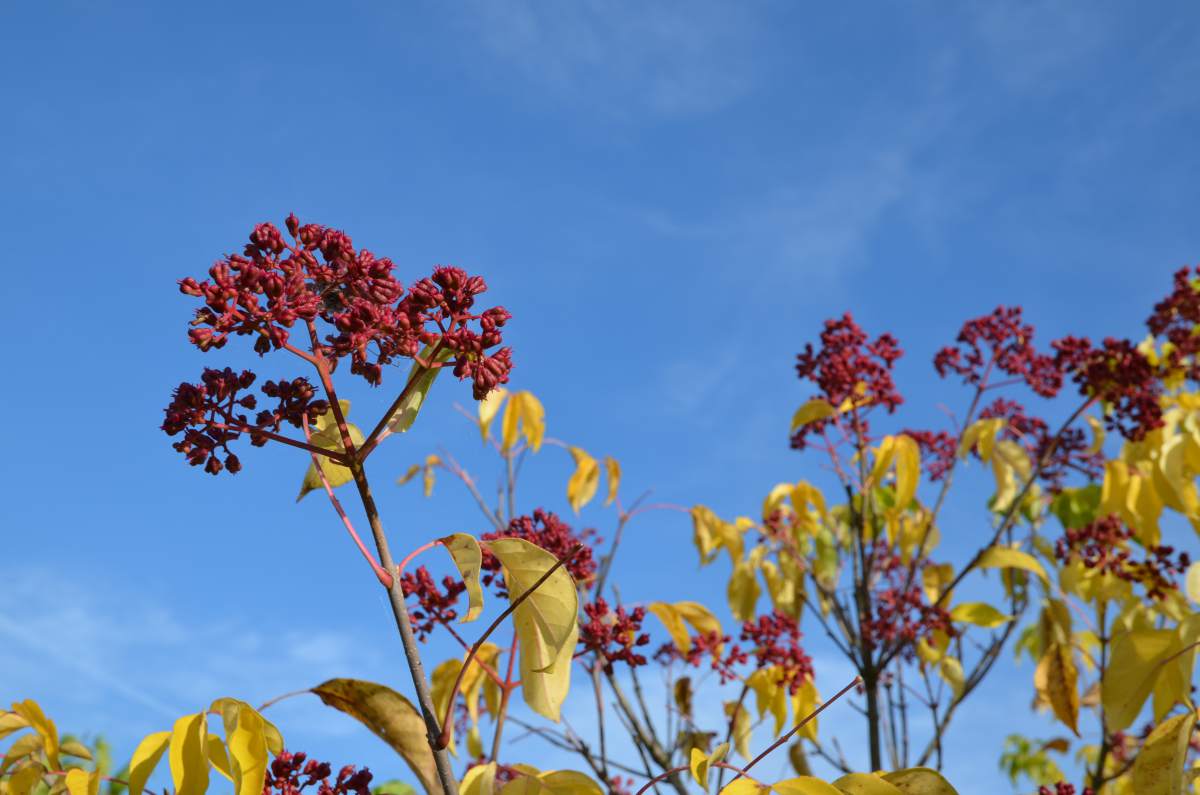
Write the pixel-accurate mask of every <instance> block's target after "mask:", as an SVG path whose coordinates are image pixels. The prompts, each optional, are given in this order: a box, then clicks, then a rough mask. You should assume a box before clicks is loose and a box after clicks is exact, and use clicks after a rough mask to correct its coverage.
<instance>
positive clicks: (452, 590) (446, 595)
mask: <svg viewBox="0 0 1200 795" xmlns="http://www.w3.org/2000/svg"><path fill="white" fill-rule="evenodd" d="M400 587H401V589H402V590H403V591H404V596H405V597H406V598H407V597H409V596H414V595H415V596H416V597H417V607H416V609H410V610H409V611H408V615H409V617H410V618H411V619H412V622H413V632H415V633H416V636H417V640H420V641H424V640H425V639H426V638H427V637H429V633H431V632H433V629H434V627H436V626H438V625H439V624H442V625H444V624H449V623H450V622H452V621H454V620H455V619H456V618H458V610H457V609H456V608H455V605H457V604H458V597H460V596H462V594H463V592H464V591H465V590H467V586H466V585H465V584H464V583H463V582H462V580H459V579H458V578H456V577H450V576H446V577H443V578H442V587H441V588H438V586H437V583H435V582H434V581H433V575H432V574H430V573H429V570H428V569H426V568H425V567H424V566H420V567H418V568H417V570H416V572H415V573H414V572H408V571H406V572H404V574H402V575H401V576H400ZM443 589H444V590H443Z"/></svg>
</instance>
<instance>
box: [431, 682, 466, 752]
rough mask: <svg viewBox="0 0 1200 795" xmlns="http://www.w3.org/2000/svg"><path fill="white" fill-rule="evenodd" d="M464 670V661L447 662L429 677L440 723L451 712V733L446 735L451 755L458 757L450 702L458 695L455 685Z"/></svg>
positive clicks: (435, 709)
mask: <svg viewBox="0 0 1200 795" xmlns="http://www.w3.org/2000/svg"><path fill="white" fill-rule="evenodd" d="M461 670H462V660H454V659H450V660H445V661H444V662H442V663H440V664H439V665H438V666H437V667H436V668H434V669H433V674H432V675H431V676H430V677H429V681H430V693H429V695H430V697H431V698H432V699H433V709H434V711H435V713H436V714H437V719H438V722H441V720H442V718H443V717H445V715H446V712H447V710H449V711H450V731H448V732H447V733H446V736H447V737H448V738H449V745H448V746H447V747H448V748H449V749H450V753H452V754H454V755H456V756H457V755H458V751H457V750H456V749H455V747H454V712H453V710H451V708H450V702H451V701H452V700H453V699H454V697H455V696H456V695H457V694H456V693H455V692H454V684H455V682H456V681H457V680H458V672H459V671H461Z"/></svg>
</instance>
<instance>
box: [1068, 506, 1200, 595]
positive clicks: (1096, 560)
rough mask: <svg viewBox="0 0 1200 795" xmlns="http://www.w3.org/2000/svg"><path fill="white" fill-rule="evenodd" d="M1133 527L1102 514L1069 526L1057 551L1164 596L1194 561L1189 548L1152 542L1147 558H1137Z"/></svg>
mask: <svg viewBox="0 0 1200 795" xmlns="http://www.w3.org/2000/svg"><path fill="white" fill-rule="evenodd" d="M1133 538H1134V532H1133V529H1132V528H1130V527H1128V526H1126V525H1125V523H1124V522H1122V521H1121V519H1120V518H1119V517H1117V516H1114V515H1111V514H1110V515H1108V516H1102V517H1100V518H1099V519H1097V520H1096V521H1094V522H1091V523H1090V524H1087V525H1084V526H1083V527H1077V528H1074V529H1069V530H1066V531H1065V532H1064V533H1063V535H1062V537H1061V538H1059V539H1058V541H1056V542H1055V544H1054V555H1055V557H1056V558H1058V560H1060V561H1061V562H1063V563H1066V562H1068V561H1070V560H1072V559H1077V560H1079V561H1081V562H1082V563H1083V565H1084V566H1085V567H1087V568H1088V569H1091V570H1093V571H1096V572H1098V573H1100V574H1112V575H1113V576H1114V577H1117V578H1119V579H1121V580H1124V581H1125V582H1130V583H1138V584H1140V585H1141V586H1142V587H1144V588H1145V589H1146V596H1147V597H1148V598H1150V599H1162V598H1163V597H1164V596H1166V593H1167V591H1172V590H1175V589H1176V588H1177V587H1178V586H1177V585H1176V581H1175V578H1176V577H1177V576H1179V575H1180V574H1182V573H1183V572H1184V571H1186V570H1187V568H1188V566H1189V565H1191V558H1190V556H1189V555H1188V554H1187V553H1186V552H1180V553H1179V554H1178V555H1176V554H1175V548H1174V547H1169V546H1163V545H1158V546H1153V547H1149V548H1147V549H1146V559H1145V560H1140V561H1139V560H1134V559H1133V552H1132V550H1131V548H1130V546H1129V541H1130V540H1132V539H1133Z"/></svg>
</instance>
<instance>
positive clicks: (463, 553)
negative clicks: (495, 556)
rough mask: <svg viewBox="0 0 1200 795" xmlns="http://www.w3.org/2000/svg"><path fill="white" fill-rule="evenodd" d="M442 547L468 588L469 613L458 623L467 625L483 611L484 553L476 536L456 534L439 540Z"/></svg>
mask: <svg viewBox="0 0 1200 795" xmlns="http://www.w3.org/2000/svg"><path fill="white" fill-rule="evenodd" d="M438 540H439V541H441V542H442V546H444V547H445V548H446V551H447V552H449V553H450V557H452V558H453V559H454V565H455V566H457V567H458V573H459V576H461V577H462V581H463V585H465V586H466V587H467V612H466V615H464V616H463V617H462V618H460V619H459V620H458V623H460V624H465V623H467V622H468V621H474V620H475V619H477V618H479V613H480V611H482V610H483V588H482V587H480V585H479V569H480V567H481V566H482V565H483V551H482V550H480V548H479V542H478V541H477V540H476V539H475V536H473V535H469V534H468V533H454V534H453V535H448V536H445V537H443V538H441V539H438Z"/></svg>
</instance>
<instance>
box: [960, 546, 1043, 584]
mask: <svg viewBox="0 0 1200 795" xmlns="http://www.w3.org/2000/svg"><path fill="white" fill-rule="evenodd" d="M977 565H978V566H979V568H981V569H1023V570H1025V571H1031V572H1033V573H1034V574H1036V575H1037V576H1038V577H1039V578H1040V579H1041V581H1042V582H1044V583H1049V582H1050V580H1049V578H1048V577H1047V576H1046V570H1045V569H1043V568H1042V564H1041V563H1038V561H1037V558H1035V557H1034V556H1033V555H1030V554H1029V553H1028V552H1022V551H1021V550H1019V549H1012V548H1011V547H990V548H989V549H988V550H987V551H986V552H984V553H983V555H982V556H981V557H980V558H979V563H978V564H977Z"/></svg>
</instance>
